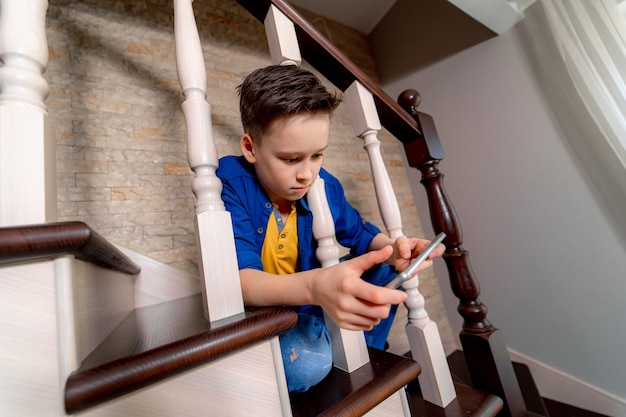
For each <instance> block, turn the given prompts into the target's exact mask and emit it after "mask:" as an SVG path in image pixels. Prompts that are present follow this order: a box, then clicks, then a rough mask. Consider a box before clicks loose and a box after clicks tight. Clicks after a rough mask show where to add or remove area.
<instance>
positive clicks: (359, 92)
mask: <svg viewBox="0 0 626 417" xmlns="http://www.w3.org/2000/svg"><path fill="white" fill-rule="evenodd" d="M345 101H346V103H347V105H348V108H349V109H350V113H351V115H352V126H353V127H354V133H355V135H356V136H358V137H360V138H363V140H364V148H365V149H366V151H367V154H368V156H369V159H370V165H371V167H372V175H373V178H374V186H375V188H376V198H377V200H378V206H379V208H380V212H381V217H382V219H383V222H384V223H385V227H386V228H387V232H388V233H389V236H390V238H391V239H392V240H394V241H395V240H396V239H397V238H398V237H400V236H403V233H402V218H401V214H400V208H399V206H398V201H397V199H396V196H395V193H394V192H393V186H392V184H391V180H390V179H389V174H388V173H387V169H386V168H385V163H384V161H383V157H382V153H381V151H380V140H378V131H379V130H380V128H381V125H380V120H379V118H378V113H377V111H376V105H375V103H374V98H373V96H372V94H371V93H370V92H369V91H368V90H367V89H366V88H365V87H364V86H363V85H361V84H360V83H359V82H358V81H355V82H353V83H352V85H350V87H349V88H348V89H347V90H346V93H345ZM418 285H419V280H418V277H417V274H416V275H415V276H414V277H413V278H411V279H410V280H408V281H406V282H405V283H404V284H403V285H402V286H403V287H404V289H405V290H406V292H407V295H408V297H409V298H408V300H407V301H406V303H405V305H406V306H407V308H408V310H409V322H408V323H407V325H406V331H407V336H408V339H409V345H410V346H411V354H412V356H413V359H414V360H416V361H417V362H418V363H419V364H420V365H421V367H422V373H421V374H420V375H419V376H418V379H419V383H420V388H421V390H422V395H423V397H424V399H425V400H426V401H429V402H431V403H433V404H436V405H438V406H440V407H445V406H447V405H448V404H450V402H451V401H452V400H454V399H455V398H456V391H455V389H454V384H453V382H452V376H451V375H450V368H449V367H448V362H447V360H446V356H445V352H444V350H443V345H442V343H441V337H440V336H439V330H438V328H437V323H435V322H434V321H432V320H431V319H430V317H429V316H428V313H427V312H426V310H425V309H424V296H422V294H421V293H420V292H419V290H418Z"/></svg>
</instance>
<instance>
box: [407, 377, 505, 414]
mask: <svg viewBox="0 0 626 417" xmlns="http://www.w3.org/2000/svg"><path fill="white" fill-rule="evenodd" d="M454 389H455V390H456V398H455V399H454V400H452V402H451V403H450V404H448V405H447V406H446V407H445V408H443V407H439V406H437V405H435V404H432V403H429V402H428V401H426V400H424V399H423V398H422V395H421V391H420V389H419V383H417V381H414V382H413V383H411V384H409V386H408V387H407V396H408V399H409V407H410V409H411V415H414V416H425V417H463V416H469V415H471V416H476V417H493V416H495V415H497V414H498V412H499V411H500V410H501V409H502V406H503V404H504V403H503V401H502V399H500V398H499V397H497V396H495V395H492V394H488V393H486V392H483V391H479V390H477V389H474V388H472V387H469V386H467V385H465V384H461V383H459V382H454Z"/></svg>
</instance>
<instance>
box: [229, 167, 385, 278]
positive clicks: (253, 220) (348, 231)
mask: <svg viewBox="0 0 626 417" xmlns="http://www.w3.org/2000/svg"><path fill="white" fill-rule="evenodd" d="M319 175H320V177H321V178H323V179H324V183H325V188H326V198H327V200H328V204H329V206H330V212H331V215H332V217H333V220H334V222H335V234H336V238H337V241H338V242H339V244H341V245H342V246H344V247H346V248H350V253H351V255H353V256H358V255H362V254H364V253H366V252H367V248H368V247H369V245H370V243H371V241H372V239H374V236H376V235H377V234H378V233H380V229H379V228H378V227H376V226H375V225H373V224H372V223H369V222H367V221H365V220H364V219H363V218H362V217H361V215H360V214H359V212H358V211H357V210H356V209H355V208H354V207H352V206H351V205H350V204H349V203H348V201H347V200H346V197H345V195H344V191H343V187H342V186H341V183H340V182H339V180H338V179H337V178H335V177H334V176H332V175H331V174H330V173H328V171H326V170H324V169H323V168H322V169H321V170H320V173H319ZM217 176H218V177H219V178H220V179H221V180H222V184H223V189H222V199H223V200H224V205H225V206H226V209H227V210H228V211H229V212H230V214H231V216H232V221H233V232H234V235H235V246H236V249H237V261H238V263H239V269H245V268H252V269H257V270H261V271H262V270H263V264H262V263H261V250H262V248H263V241H264V240H265V228H266V227H267V219H268V218H269V216H270V214H271V213H272V210H273V205H272V202H271V201H270V199H269V197H268V196H267V195H266V194H265V191H264V190H263V188H262V187H261V185H260V184H259V181H258V180H257V177H256V173H255V170H254V166H253V165H251V164H250V163H248V161H246V160H245V158H244V157H243V156H239V157H237V156H225V157H223V158H221V159H220V161H219V168H218V169H217ZM296 210H297V213H298V253H299V259H300V265H299V266H298V269H297V270H298V271H307V270H310V269H313V268H317V267H319V266H320V263H319V261H318V260H317V257H316V256H315V250H316V249H317V241H316V240H315V238H314V236H313V214H312V213H311V210H310V209H309V206H308V204H307V201H306V196H305V197H304V198H302V199H300V200H298V201H297V202H296Z"/></svg>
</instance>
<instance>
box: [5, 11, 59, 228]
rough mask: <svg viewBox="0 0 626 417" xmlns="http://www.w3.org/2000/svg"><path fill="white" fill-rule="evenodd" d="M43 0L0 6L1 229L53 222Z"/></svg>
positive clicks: (53, 175) (52, 157)
mask: <svg viewBox="0 0 626 417" xmlns="http://www.w3.org/2000/svg"><path fill="white" fill-rule="evenodd" d="M47 8H48V2H47V1H46V0H2V10H1V12H0V62H2V65H0V201H2V206H1V208H0V226H10V225H17V224H29V223H44V222H50V221H55V220H56V215H57V198H56V197H57V192H56V150H55V140H54V135H53V131H52V129H51V128H50V127H49V123H48V111H47V108H46V105H45V104H44V100H45V99H46V97H47V96H48V92H49V90H50V87H49V85H48V82H47V81H46V80H45V79H44V77H43V72H44V71H45V69H46V65H48V43H47V40H46V11H47Z"/></svg>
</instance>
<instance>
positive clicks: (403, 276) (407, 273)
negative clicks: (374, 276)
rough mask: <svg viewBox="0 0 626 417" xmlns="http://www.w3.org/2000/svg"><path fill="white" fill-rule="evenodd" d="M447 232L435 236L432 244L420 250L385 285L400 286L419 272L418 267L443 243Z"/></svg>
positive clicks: (389, 286)
mask: <svg viewBox="0 0 626 417" xmlns="http://www.w3.org/2000/svg"><path fill="white" fill-rule="evenodd" d="M445 237H446V234H445V233H443V232H442V233H439V234H438V235H437V237H435V238H434V239H433V240H432V242H430V245H428V246H427V247H426V248H425V249H424V250H423V251H421V252H420V254H419V255H417V257H416V258H415V259H413V261H412V262H411V263H410V264H409V266H407V267H406V269H405V270H404V271H402V272H400V273H399V274H398V275H396V277H395V278H394V279H392V280H391V281H390V282H389V283H388V284H387V285H385V287H387V288H399V287H400V285H402V283H403V282H405V281H407V280H409V279H410V278H411V277H412V276H413V275H414V274H415V272H417V267H418V266H420V264H421V263H422V262H424V261H425V260H426V259H427V258H428V255H430V253H431V252H432V251H433V250H434V249H435V248H436V247H437V246H438V245H439V244H440V243H441V242H443V239H445Z"/></svg>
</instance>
